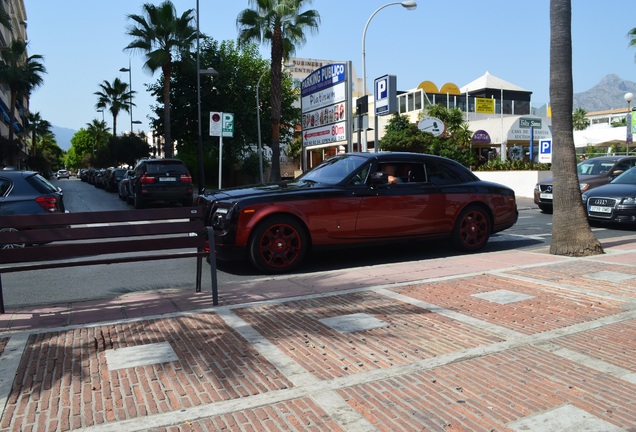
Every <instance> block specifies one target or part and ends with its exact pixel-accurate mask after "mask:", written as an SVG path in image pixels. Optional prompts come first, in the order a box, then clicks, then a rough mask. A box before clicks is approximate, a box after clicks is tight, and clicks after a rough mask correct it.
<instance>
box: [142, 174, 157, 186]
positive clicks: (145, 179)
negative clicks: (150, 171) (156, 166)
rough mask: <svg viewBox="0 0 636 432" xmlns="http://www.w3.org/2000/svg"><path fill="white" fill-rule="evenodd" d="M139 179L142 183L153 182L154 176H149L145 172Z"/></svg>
mask: <svg viewBox="0 0 636 432" xmlns="http://www.w3.org/2000/svg"><path fill="white" fill-rule="evenodd" d="M139 181H140V182H141V183H142V184H144V183H154V182H155V178H154V177H150V176H148V175H146V174H144V175H142V176H141V178H140V179H139Z"/></svg>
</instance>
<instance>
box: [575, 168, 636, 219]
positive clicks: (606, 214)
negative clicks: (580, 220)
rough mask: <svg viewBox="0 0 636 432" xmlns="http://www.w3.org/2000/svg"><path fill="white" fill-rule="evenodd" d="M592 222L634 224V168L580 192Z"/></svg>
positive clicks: (635, 213) (635, 201) (635, 194)
mask: <svg viewBox="0 0 636 432" xmlns="http://www.w3.org/2000/svg"><path fill="white" fill-rule="evenodd" d="M581 197H582V199H583V203H584V204H585V208H586V211H587V217H588V220H589V221H590V222H592V223H598V224H603V223H616V224H629V225H635V224H636V168H630V169H629V170H627V171H625V172H624V173H622V174H621V175H619V176H618V177H616V178H615V179H614V180H612V181H611V182H610V183H609V184H606V185H604V186H599V187H597V188H594V189H592V190H591V191H588V192H584V193H583V194H582V196H581Z"/></svg>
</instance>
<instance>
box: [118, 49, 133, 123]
mask: <svg viewBox="0 0 636 432" xmlns="http://www.w3.org/2000/svg"><path fill="white" fill-rule="evenodd" d="M119 72H128V86H129V87H130V88H129V89H128V92H129V93H130V99H128V102H129V104H130V133H132V130H133V113H132V107H133V102H132V68H131V67H130V57H128V67H127V68H121V69H119Z"/></svg>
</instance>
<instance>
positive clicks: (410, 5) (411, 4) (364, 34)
mask: <svg viewBox="0 0 636 432" xmlns="http://www.w3.org/2000/svg"><path fill="white" fill-rule="evenodd" d="M393 5H400V6H402V7H403V8H405V9H406V10H415V9H416V8H417V2H416V1H403V2H393V3H387V4H385V5H384V6H380V7H379V8H377V9H376V10H375V12H373V13H372V14H371V16H370V17H369V19H368V20H367V23H366V24H365V26H364V31H363V32H362V91H363V93H364V94H363V96H366V95H367V59H366V51H365V45H366V38H367V28H368V27H369V23H370V22H371V20H372V19H373V17H374V16H375V15H376V14H377V13H378V12H380V11H381V10H382V9H384V8H385V7H389V6H393ZM366 141H367V132H366V131H364V143H365V145H364V150H366V147H367V146H366ZM359 144H360V143H358V145H359ZM376 146H377V143H376ZM360 150H361V151H362V150H363V149H360Z"/></svg>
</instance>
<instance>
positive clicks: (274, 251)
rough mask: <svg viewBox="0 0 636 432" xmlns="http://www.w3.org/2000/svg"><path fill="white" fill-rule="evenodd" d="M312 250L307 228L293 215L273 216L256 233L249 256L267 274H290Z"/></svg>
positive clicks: (263, 222)
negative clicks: (309, 248) (309, 250)
mask: <svg viewBox="0 0 636 432" xmlns="http://www.w3.org/2000/svg"><path fill="white" fill-rule="evenodd" d="M307 249H308V239H307V233H306V232H305V229H304V227H303V226H302V225H301V224H300V223H299V222H298V221H296V220H295V219H294V218H292V217H289V216H272V217H270V218H267V219H265V220H264V221H262V222H261V223H260V224H258V226H257V227H256V228H255V229H254V231H253V232H252V236H251V238H250V242H249V251H248V254H249V258H250V261H251V262H252V264H253V265H254V266H255V267H256V268H258V269H259V270H261V271H263V272H266V273H286V272H289V271H292V270H294V269H295V268H297V267H298V266H299V265H300V264H301V263H302V261H303V259H304V258H305V255H306V254H307Z"/></svg>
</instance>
